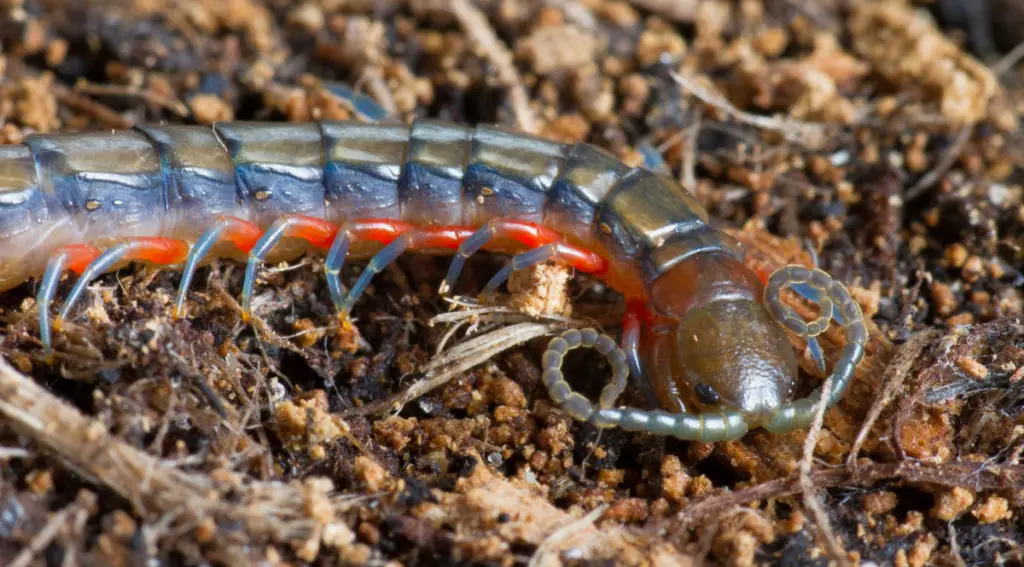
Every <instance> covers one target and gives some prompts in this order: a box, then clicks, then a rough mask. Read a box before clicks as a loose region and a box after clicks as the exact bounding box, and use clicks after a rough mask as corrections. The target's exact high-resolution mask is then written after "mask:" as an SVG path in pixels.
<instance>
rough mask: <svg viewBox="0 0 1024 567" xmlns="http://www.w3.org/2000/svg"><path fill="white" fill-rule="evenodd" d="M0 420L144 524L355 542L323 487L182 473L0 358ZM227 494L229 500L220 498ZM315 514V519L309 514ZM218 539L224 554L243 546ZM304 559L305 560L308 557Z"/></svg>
mask: <svg viewBox="0 0 1024 567" xmlns="http://www.w3.org/2000/svg"><path fill="white" fill-rule="evenodd" d="M0 419H2V420H3V421H4V422H6V423H7V424H8V425H10V426H11V428H12V429H14V430H15V431H17V432H18V433H20V434H22V435H25V436H27V437H29V438H31V439H32V440H33V441H35V442H36V443H38V444H39V445H40V446H42V447H44V448H46V449H48V450H49V451H51V452H53V453H55V454H56V455H57V456H59V457H60V458H61V459H62V460H63V461H64V462H65V463H66V464H67V465H68V466H69V467H70V468H72V469H73V470H75V471H77V472H78V473H79V474H81V475H82V476H84V477H86V478H89V479H92V480H93V481H95V482H96V483H97V484H100V485H102V486H106V487H107V488H109V489H110V490H112V491H113V492H115V493H117V494H118V495H120V496H122V497H123V498H125V499H126V500H128V501H129V502H131V503H132V505H133V507H134V508H135V510H136V512H137V513H138V514H139V515H140V516H142V517H144V518H149V519H150V520H153V521H155V520H156V519H158V518H161V517H165V516H171V517H172V518H173V520H171V521H172V523H173V524H175V525H177V526H178V527H179V528H184V529H188V528H189V527H191V526H195V525H197V524H198V523H199V522H200V521H201V520H203V519H205V518H212V519H214V520H215V521H216V522H217V523H218V524H221V525H226V524H232V523H240V524H242V525H244V526H245V528H246V530H247V531H248V533H249V535H251V536H253V537H254V538H260V539H262V538H266V539H270V540H273V541H276V542H279V543H283V544H290V545H292V546H293V547H294V548H295V549H296V552H297V553H299V554H300V556H301V555H302V554H303V553H306V552H308V550H310V549H312V550H318V549H319V547H320V545H321V539H324V540H327V537H328V534H329V535H330V544H331V545H336V546H339V547H341V546H345V545H348V544H349V543H351V542H353V541H354V540H355V535H354V534H353V533H352V532H351V530H350V529H349V527H348V526H347V525H346V524H345V523H344V522H342V521H341V520H340V519H339V515H340V513H341V512H343V511H344V510H346V509H348V507H349V506H351V501H350V500H343V499H340V498H337V497H331V496H330V494H329V493H330V491H331V490H332V487H331V482H330V481H328V480H326V479H322V478H310V479H307V480H305V481H304V482H301V483H291V484H283V483H277V482H249V481H247V480H246V478H245V477H243V476H242V475H239V474H237V473H233V472H229V471H226V470H222V471H219V472H218V476H217V479H216V480H214V479H213V478H211V477H210V476H207V475H204V474H196V473H188V472H185V471H183V470H180V469H178V468H176V467H174V466H169V465H168V464H166V463H164V462H162V461H160V460H159V459H157V458H155V457H153V456H151V455H148V454H146V453H144V452H142V451H140V450H138V449H136V448H135V447H132V446H131V445H128V444H127V443H125V442H123V441H121V440H120V439H118V438H117V437H114V436H113V435H111V434H110V433H109V432H108V431H107V430H106V427H104V425H103V424H102V423H100V422H98V421H96V420H93V419H91V418H89V417H87V416H85V415H83V414H82V413H81V412H79V411H78V410H77V409H76V408H74V407H72V406H71V405H69V404H67V403H65V402H63V401H62V400H60V399H59V398H57V397H55V396H53V395H52V394H50V392H48V391H47V390H46V389H44V388H42V387H41V386H39V385H38V384H36V383H35V382H34V381H32V380H31V379H30V378H27V377H25V376H22V375H21V374H20V373H18V372H17V371H16V370H15V369H14V368H13V367H11V366H10V365H9V364H8V363H7V362H6V361H3V360H0ZM227 492H231V493H233V494H234V496H232V498H230V499H228V498H223V497H222V495H224V494H226V493H227ZM314 511H315V514H314ZM232 539H233V538H231V537H227V536H225V537H218V538H217V539H216V540H215V543H216V544H217V545H220V546H223V547H224V548H225V549H231V548H232V546H233V545H238V544H239V543H241V544H243V545H244V544H249V543H250V542H245V541H243V542H238V541H232ZM310 560H311V559H310Z"/></svg>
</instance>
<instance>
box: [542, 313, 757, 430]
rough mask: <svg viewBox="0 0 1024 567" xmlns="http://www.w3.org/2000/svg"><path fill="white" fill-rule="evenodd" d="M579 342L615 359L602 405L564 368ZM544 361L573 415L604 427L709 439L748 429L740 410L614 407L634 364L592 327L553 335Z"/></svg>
mask: <svg viewBox="0 0 1024 567" xmlns="http://www.w3.org/2000/svg"><path fill="white" fill-rule="evenodd" d="M579 347H585V348H594V349H596V350H597V351H598V352H601V353H604V354H605V355H606V356H607V357H608V362H609V363H610V364H611V365H612V381H611V382H610V383H609V384H608V385H606V386H605V387H604V389H603V390H602V391H601V397H600V402H599V404H598V406H597V407H595V406H594V404H592V403H591V402H590V400H588V399H587V398H586V397H584V396H583V395H581V394H579V393H578V392H574V391H573V390H572V388H571V387H570V386H569V383H568V382H566V381H565V377H564V375H563V374H562V363H563V362H564V359H565V355H566V353H568V351H570V350H572V349H574V348H579ZM542 367H543V374H542V375H541V379H542V380H543V382H544V385H545V386H546V387H547V388H548V394H549V395H550V396H551V399H552V400H554V401H555V402H556V403H558V404H559V405H561V406H562V408H563V409H564V410H565V411H566V413H568V414H569V415H571V416H572V417H573V418H575V419H578V420H580V421H587V422H589V423H591V424H593V425H595V426H597V427H600V428H609V427H621V428H622V429H625V430H627V431H642V432H646V433H650V434H653V435H672V436H674V437H678V438H679V439H684V440H688V441H703V442H706V443H712V442H715V441H724V440H730V439H738V438H740V437H742V436H743V435H744V434H745V433H746V432H747V422H746V420H745V419H744V417H743V416H742V415H741V414H740V413H738V412H735V411H727V410H723V411H722V412H720V413H705V414H691V413H669V412H666V411H662V410H653V411H647V410H641V409H636V408H613V407H611V406H612V404H614V403H615V399H616V398H617V397H618V396H619V394H620V393H622V390H623V389H624V388H625V387H626V382H627V380H628V377H627V375H628V374H629V364H628V362H627V361H626V354H625V353H624V352H623V351H622V349H619V348H615V342H614V341H613V340H612V339H611V338H610V337H607V336H605V335H601V334H599V333H598V332H597V331H595V330H593V329H582V330H576V329H570V330H568V331H566V332H564V333H562V334H561V335H560V336H558V337H555V338H554V339H552V340H551V342H550V343H548V348H547V350H546V351H545V352H544V356H543V358H542Z"/></svg>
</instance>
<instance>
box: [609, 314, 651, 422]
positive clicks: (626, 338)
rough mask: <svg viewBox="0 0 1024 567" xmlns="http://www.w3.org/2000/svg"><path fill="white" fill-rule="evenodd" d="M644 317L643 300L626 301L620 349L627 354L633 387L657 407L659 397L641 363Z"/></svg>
mask: <svg viewBox="0 0 1024 567" xmlns="http://www.w3.org/2000/svg"><path fill="white" fill-rule="evenodd" d="M644 315H645V308H644V302H643V300H636V299H630V300H627V301H626V312H625V313H624V314H623V316H622V339H621V340H620V341H619V347H620V348H621V349H622V351H623V352H624V353H625V354H626V362H627V363H628V364H629V371H630V372H629V375H630V378H631V381H632V382H633V387H634V388H636V389H637V390H640V391H641V392H643V395H644V399H646V400H647V403H648V404H649V405H650V406H651V407H657V406H658V396H657V394H655V393H654V388H652V387H651V383H650V382H649V381H648V380H647V376H646V375H645V374H644V369H643V365H642V364H641V363H640V331H641V329H642V327H643V321H644Z"/></svg>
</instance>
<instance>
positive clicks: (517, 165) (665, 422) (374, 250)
mask: <svg viewBox="0 0 1024 567" xmlns="http://www.w3.org/2000/svg"><path fill="white" fill-rule="evenodd" d="M0 242H2V243H3V249H2V250H0V289H8V288H10V287H13V286H14V285H17V284H19V283H20V282H21V281H24V280H25V279H26V278H30V277H36V276H40V275H42V276H43V279H44V285H43V286H42V287H41V291H40V296H39V299H40V301H39V304H40V307H41V309H48V307H49V304H50V301H51V299H52V297H53V293H54V290H55V284H56V282H57V280H58V279H59V277H60V275H61V274H62V273H63V272H64V271H65V270H71V271H75V272H79V273H84V274H85V277H84V278H83V279H82V280H81V281H80V282H79V285H77V286H76V288H75V290H74V292H73V294H72V297H71V298H70V299H69V301H68V302H67V303H66V304H65V305H64V307H63V311H62V316H63V315H64V314H67V313H68V312H69V309H70V308H71V306H72V303H73V299H74V298H75V297H77V295H78V294H79V293H80V292H81V291H82V289H83V286H84V285H85V284H86V283H87V282H88V280H89V279H90V278H91V277H93V276H94V275H96V274H97V273H98V272H101V271H104V270H108V269H110V268H112V267H114V266H116V265H118V263H123V262H126V261H139V260H142V261H149V262H152V263H156V264H183V265H184V266H185V274H184V277H183V280H182V281H183V283H182V287H181V293H180V296H179V298H178V303H177V306H176V312H180V311H181V309H182V307H183V304H184V300H185V293H186V292H187V290H188V287H189V284H190V282H191V279H192V274H193V273H194V271H195V269H196V268H197V266H199V265H200V264H201V263H202V262H204V261H207V260H208V259H210V258H212V257H216V256H222V255H233V256H236V257H243V256H244V257H247V258H248V267H247V273H246V278H245V287H244V291H243V305H244V306H245V308H246V311H247V310H248V305H249V303H248V300H249V297H250V296H251V290H252V285H253V282H254V281H255V274H256V269H257V268H258V266H259V265H260V263H262V262H263V261H265V260H267V259H271V258H274V259H279V258H287V257H292V256H294V255H296V254H299V253H302V252H304V251H306V250H308V249H316V250H320V251H322V252H323V253H324V254H326V256H327V259H326V270H325V271H326V274H327V279H328V287H329V289H330V291H331V297H332V300H333V301H334V303H335V304H336V305H337V307H338V309H339V311H340V313H341V314H342V315H343V317H347V314H348V311H349V309H351V307H352V305H353V303H354V302H355V301H356V299H358V297H359V294H360V293H361V291H362V290H363V289H364V288H365V287H366V286H367V285H368V283H369V280H370V278H372V277H373V274H374V273H376V272H377V271H379V270H380V269H381V268H383V267H384V266H385V265H386V264H387V263H389V262H390V261H393V260H394V258H395V257H397V256H398V255H399V254H401V253H403V252H405V251H407V250H431V251H440V250H443V251H448V252H449V253H452V254H454V255H455V259H454V261H453V263H452V268H451V270H450V271H449V274H448V277H447V278H446V279H445V282H444V285H443V286H442V291H443V292H446V291H448V290H450V288H451V285H452V284H453V283H454V280H455V279H456V278H457V277H458V274H459V272H460V270H461V267H462V265H463V263H464V262H465V259H466V258H467V257H468V256H469V255H471V254H472V253H474V252H476V251H477V250H479V249H481V248H488V249H492V250H499V251H505V252H516V253H518V254H517V255H516V256H514V257H513V258H512V260H511V261H510V262H509V264H508V265H507V266H506V268H504V269H503V270H501V271H500V272H499V273H498V274H496V276H495V277H494V278H493V279H492V280H491V282H489V283H488V285H487V287H486V288H485V291H492V290H493V289H495V288H496V287H497V286H498V285H500V284H501V283H502V282H503V281H504V279H505V278H507V276H508V275H509V274H510V273H511V272H512V271H515V270H517V269H521V268H523V267H525V266H527V265H530V264H533V263H537V262H541V261H546V260H554V261H558V262H564V263H568V264H570V265H572V266H574V267H575V268H577V269H578V270H580V271H583V272H589V273H593V274H595V275H598V276H599V277H601V278H603V279H605V280H606V281H607V282H608V283H609V284H610V285H611V286H612V287H614V288H616V289H617V290H619V291H621V292H622V293H623V294H624V295H625V296H626V299H627V304H628V305H630V306H631V307H630V309H629V311H628V312H627V317H626V320H625V325H624V333H623V345H624V347H625V352H623V351H620V350H618V349H613V348H612V347H609V342H608V341H609V339H607V337H603V336H597V335H594V336H592V334H593V333H591V332H590V331H588V332H586V333H584V334H582V335H580V336H579V337H576V335H568V336H567V337H566V338H562V339H556V341H562V342H564V343H565V344H564V345H563V344H562V342H555V341H553V342H552V348H553V349H554V350H552V351H549V353H553V354H550V355H546V357H545V369H546V378H545V383H546V384H547V385H548V386H549V388H550V389H551V392H552V396H553V397H554V398H555V399H556V401H559V402H561V403H565V405H566V409H567V410H568V411H569V412H570V413H572V414H573V415H574V416H576V417H578V418H580V419H587V420H590V421H593V422H594V423H596V424H598V425H602V426H611V425H617V426H621V427H624V428H626V429H639V430H646V431H651V432H655V433H664V434H673V435H677V436H680V437H683V438H690V439H701V440H717V439H726V438H734V437H736V436H738V435H742V434H743V432H745V431H746V430H747V428H748V426H754V425H764V426H766V427H768V426H771V427H772V428H774V429H775V430H783V429H785V428H787V427H793V426H798V425H799V424H800V423H802V422H803V421H802V420H803V419H804V416H805V414H807V412H808V410H807V409H806V408H805V407H804V406H805V405H806V404H804V405H794V404H796V402H791V401H790V400H791V398H792V393H793V390H794V383H795V379H796V369H797V367H796V361H795V357H794V355H793V352H792V349H791V348H790V347H789V345H788V341H787V340H786V337H785V333H784V328H788V329H789V330H791V331H792V332H796V333H798V334H804V335H808V336H811V337H813V336H814V335H815V334H816V333H820V332H821V330H823V329H819V327H822V326H823V325H826V326H827V323H828V319H827V318H826V319H825V320H824V321H817V322H812V323H811V324H809V325H805V326H804V327H800V326H799V325H798V324H796V323H795V322H793V321H790V314H789V313H788V312H786V311H784V309H783V308H781V307H779V305H781V304H780V303H779V300H778V291H779V289H781V287H784V286H785V285H787V284H788V283H790V280H792V281H793V282H799V283H800V286H802V287H800V286H796V285H794V286H793V287H794V289H796V290H797V291H799V292H801V293H805V295H809V296H810V297H811V298H812V299H815V300H817V301H819V302H820V303H822V305H823V307H825V306H826V304H827V309H826V311H829V313H828V314H827V315H828V316H829V317H831V315H832V314H833V313H832V311H833V306H835V313H836V314H837V315H838V316H837V319H838V320H839V321H840V323H841V324H843V325H844V326H845V327H846V328H847V329H848V330H850V331H849V333H848V337H849V340H850V341H851V342H852V343H855V344H856V346H855V347H850V348H848V349H847V350H846V351H844V354H843V358H842V359H841V360H840V362H839V363H837V368H836V370H835V371H834V372H835V373H836V374H837V375H838V377H839V380H837V382H840V383H841V387H845V384H846V382H848V380H849V375H851V374H852V369H853V367H854V366H855V365H856V363H857V361H859V359H860V356H861V354H862V351H863V349H862V346H861V345H862V344H863V341H864V340H865V336H864V332H863V324H862V323H861V322H860V319H859V310H856V304H855V303H853V302H852V301H847V300H848V299H849V295H848V294H845V295H844V293H845V288H842V286H841V285H839V284H837V283H835V282H832V281H831V279H828V278H827V276H824V278H823V277H822V275H823V273H821V272H809V273H805V272H800V271H798V270H795V269H791V270H789V271H786V272H785V273H784V274H783V275H785V276H786V277H787V278H789V279H787V280H785V281H782V280H772V281H771V282H770V285H769V286H768V289H767V291H766V290H765V288H764V286H763V284H762V282H761V281H760V280H758V279H757V278H756V277H755V276H754V274H753V273H752V272H751V271H750V270H749V268H747V267H746V266H745V265H744V264H743V263H742V255H741V253H740V252H739V251H738V249H737V247H736V246H735V245H733V243H732V242H731V241H730V240H729V239H728V238H727V237H726V236H725V235H724V234H723V233H721V232H720V231H718V230H715V229H714V228H712V227H711V226H710V225H709V224H708V216H707V213H706V212H704V210H703V209H702V208H701V207H700V205H699V204H698V203H697V201H696V199H695V198H694V197H693V196H692V195H691V194H690V193H688V192H687V191H686V190H685V189H683V188H682V187H681V186H680V185H678V184H677V183H675V182H674V181H673V180H671V179H669V178H667V177H664V176H662V175H659V174H656V173H653V172H651V171H648V170H646V169H643V168H630V167H628V166H626V165H624V164H622V163H620V162H618V161H617V160H615V159H614V158H612V157H611V156H609V155H608V154H606V153H605V152H603V151H601V150H599V149H597V148H595V147H593V146H589V145H587V144H581V143H579V144H561V143H556V142H551V141H547V140H543V139H540V138H535V137H531V136H526V135H523V134H518V133H514V132H510V131H507V130H504V129H502V128H499V127H493V126H478V127H476V128H467V127H464V126H459V125H454V124H448V123H444V122H438V121H432V120H419V121H416V122H414V123H413V124H412V125H411V126H403V125H385V124H365V123H356V122H319V123H308V124H268V123H228V124H218V125H216V126H214V127H201V126H152V125H148V126H140V127H138V128H136V129H134V130H131V131H125V132H115V133H95V134H61V135H53V136H35V137H32V138H29V139H28V141H27V142H26V143H25V144H24V145H21V146H9V147H4V148H0ZM81 246H86V248H82V247H81ZM370 254H373V255H374V256H373V258H372V259H371V260H370V263H369V265H368V266H367V269H366V270H365V271H364V272H363V275H362V277H361V278H360V279H359V281H358V282H357V283H356V284H355V286H354V287H353V289H352V290H349V291H348V293H345V291H344V290H343V289H342V286H341V282H340V276H339V272H340V268H341V265H342V263H343V262H344V261H345V259H346V257H348V256H352V255H360V256H362V255H370ZM48 259H49V261H48ZM83 263H84V265H83ZM44 267H45V268H44ZM766 293H767V295H766ZM766 303H767V304H768V306H769V309H766V308H765V305H766ZM47 316H48V315H45V314H44V315H43V316H42V317H41V324H40V326H41V331H42V334H43V341H44V344H45V345H46V346H47V348H48V347H49V342H48V341H49V327H48V322H47V321H48V319H47ZM58 322H59V319H58ZM779 322H781V323H782V324H783V325H785V327H783V325H780V324H779ZM858 325H859V327H858ZM851 329H852V330H851ZM577 338H578V340H577ZM812 340H813V338H812ZM814 344H815V345H816V343H814ZM577 346H584V347H590V348H597V349H598V350H599V351H601V352H603V353H605V354H608V355H609V356H611V357H612V361H613V365H614V366H615V368H616V379H615V381H614V382H613V385H614V387H612V386H609V388H611V389H610V390H608V389H606V390H607V392H608V395H602V398H601V402H600V404H599V407H594V406H593V405H590V403H589V402H587V401H586V400H585V399H584V398H582V397H580V396H578V395H577V394H574V393H572V392H571V390H569V389H568V385H567V383H566V382H565V381H564V380H562V378H561V374H560V371H559V370H558V365H559V364H560V361H561V356H562V355H564V353H565V352H566V351H567V350H568V349H570V348H576V347H577ZM612 346H614V345H612ZM818 352H819V353H820V349H818ZM822 360H823V359H822ZM626 367H631V368H633V369H634V372H638V371H639V372H643V373H644V375H645V377H646V379H647V380H649V382H650V383H651V384H652V385H653V387H654V391H655V392H656V393H657V397H658V399H659V401H660V404H661V405H662V407H663V408H664V409H663V410H658V411H653V412H652V411H647V410H639V409H631V408H619V409H616V408H612V407H611V404H612V403H613V402H614V398H615V397H616V396H617V395H618V392H621V388H622V387H623V386H624V382H623V380H624V378H622V376H621V369H622V368H626ZM840 392H841V389H840ZM613 394H614V395H613ZM837 399H838V394H837V393H836V392H830V393H829V396H828V401H829V402H830V403H834V402H835V400H837ZM581 400H582V401H581ZM807 407H813V405H811V406H807ZM701 409H704V410H708V411H709V412H710V413H703V414H697V413H693V412H694V411H695V410H701ZM673 416H674V417H673Z"/></svg>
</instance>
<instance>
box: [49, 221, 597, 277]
mask: <svg viewBox="0 0 1024 567" xmlns="http://www.w3.org/2000/svg"><path fill="white" fill-rule="evenodd" d="M291 218H292V223H291V224H290V225H289V227H288V230H287V232H286V233H285V234H286V235H287V236H289V237H292V238H299V239H302V240H305V241H307V242H309V243H310V244H312V245H313V246H315V247H317V248H320V249H322V250H327V249H328V248H330V246H331V243H332V242H333V241H334V238H335V236H337V234H338V230H339V229H340V227H339V226H338V225H336V224H334V223H331V222H328V221H325V220H323V219H318V218H314V217H308V216H305V215H294V216H292V217H291ZM218 220H219V221H222V222H225V229H224V232H223V234H222V238H223V239H224V240H227V241H229V242H231V243H232V244H234V245H235V246H237V247H238V249H239V250H241V251H243V252H248V251H249V250H251V249H252V247H253V246H255V245H256V242H257V241H258V240H259V239H260V236H261V235H262V234H263V231H262V230H261V229H260V228H259V227H258V226H257V225H255V224H253V223H251V222H249V221H246V220H242V219H239V218H235V217H220V218H219V219H218ZM494 226H495V229H496V238H495V240H496V241H498V242H496V243H500V241H513V242H517V243H519V244H521V245H522V246H523V248H524V249H527V250H528V249H532V248H537V247H539V246H544V245H547V244H557V245H558V252H557V255H556V257H557V259H558V260H561V261H563V262H565V263H567V264H569V265H570V266H572V267H573V268H575V269H577V270H579V271H581V272H584V273H588V274H594V275H598V276H600V275H603V274H605V273H606V272H607V271H608V266H609V265H608V261H607V260H606V259H605V258H603V257H601V256H600V255H599V254H597V253H596V252H593V251H591V250H587V249H585V248H580V247H578V246H574V245H572V244H568V243H566V242H564V241H563V238H562V235H561V234H559V233H557V232H555V231H553V230H551V229H550V228H547V227H544V226H540V225H538V224H535V223H530V222H524V221H514V220H510V221H499V222H497V223H495V225H494ZM345 229H346V230H347V231H348V234H349V237H350V239H351V241H352V242H353V243H354V244H357V243H360V242H376V243H379V244H382V245H387V244H389V243H391V242H392V241H394V240H395V239H396V238H398V237H399V236H401V235H402V234H404V233H406V232H409V231H417V232H418V233H419V237H418V238H416V239H415V244H414V246H413V248H414V249H415V248H419V249H449V250H453V251H454V250H457V249H458V247H459V246H460V245H461V244H462V243H463V242H464V241H465V240H466V239H467V238H469V237H470V236H471V235H472V234H473V233H475V232H476V231H477V228H475V227H469V226H437V227H420V226H416V225H412V224H409V223H406V222H402V221H399V220H391V219H367V220H360V221H353V222H350V223H347V224H346V226H345ZM122 242H125V243H127V244H129V245H130V250H129V252H128V254H127V256H126V257H125V259H126V260H143V261H147V262H151V263H153V264H158V265H169V264H178V263H181V262H182V261H184V260H185V258H186V257H187V256H188V249H189V244H188V243H187V242H185V241H184V240H177V239H173V238H163V237H148V236H147V237H133V238H126V239H124V240H122ZM61 251H62V252H64V253H65V254H67V255H68V263H67V266H68V269H69V270H71V271H73V272H76V273H81V272H82V270H84V269H85V268H86V266H88V265H89V263H90V262H92V261H93V260H95V259H96V258H97V257H98V256H99V255H100V253H101V251H100V250H99V249H98V248H96V247H94V246H90V245H88V244H74V245H71V246H65V247H63V248H62V249H61Z"/></svg>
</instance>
